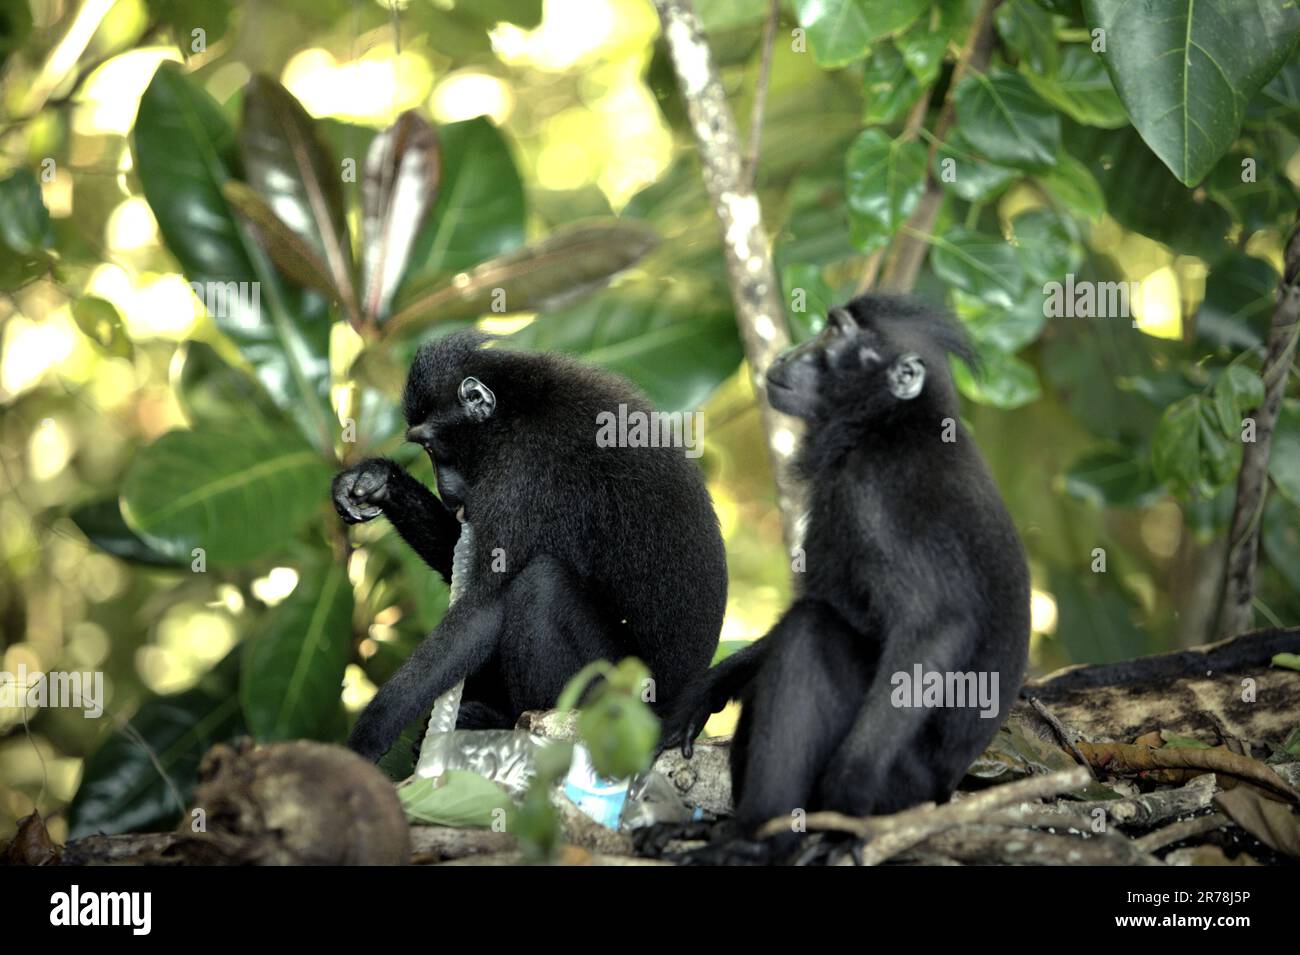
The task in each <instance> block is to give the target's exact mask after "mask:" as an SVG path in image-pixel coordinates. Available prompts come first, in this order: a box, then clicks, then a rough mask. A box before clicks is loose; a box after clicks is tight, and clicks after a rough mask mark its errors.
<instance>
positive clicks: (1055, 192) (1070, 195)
mask: <svg viewBox="0 0 1300 955" xmlns="http://www.w3.org/2000/svg"><path fill="white" fill-rule="evenodd" d="M1037 178H1038V181H1039V182H1041V183H1042V184H1043V188H1045V189H1046V190H1047V191H1048V193H1049V194H1050V195H1051V196H1052V198H1053V199H1056V200H1057V201H1058V202H1060V203H1061V204H1062V205H1064V206H1065V208H1066V209H1068V210H1069V211H1070V212H1072V213H1073V214H1074V215H1076V216H1078V217H1079V218H1081V219H1089V220H1091V221H1093V222H1097V221H1099V220H1100V219H1101V217H1102V215H1103V214H1104V213H1105V212H1106V197H1105V195H1103V194H1102V191H1101V186H1100V185H1098V184H1097V180H1096V179H1094V178H1093V176H1092V173H1091V172H1089V171H1088V167H1087V166H1085V165H1084V164H1083V163H1081V162H1079V160H1077V159H1075V158H1074V157H1073V156H1071V155H1069V154H1068V153H1061V155H1060V157H1059V158H1058V159H1057V162H1056V165H1055V166H1053V167H1052V168H1051V169H1048V170H1047V171H1045V172H1042V173H1040V174H1039V175H1038V177H1037Z"/></svg>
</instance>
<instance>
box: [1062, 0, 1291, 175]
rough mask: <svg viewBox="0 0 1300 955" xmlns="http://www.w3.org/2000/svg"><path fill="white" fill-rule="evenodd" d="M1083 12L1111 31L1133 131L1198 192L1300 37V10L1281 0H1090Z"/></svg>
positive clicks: (1110, 55) (1113, 64)
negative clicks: (1198, 185) (1252, 102)
mask: <svg viewBox="0 0 1300 955" xmlns="http://www.w3.org/2000/svg"><path fill="white" fill-rule="evenodd" d="M1084 12H1085V15H1086V16H1087V19H1088V25H1089V26H1090V27H1092V28H1093V29H1101V30H1104V31H1105V36H1106V54H1105V64H1106V69H1107V70H1108V71H1109V72H1110V75H1111V79H1112V80H1113V81H1114V83H1115V89H1116V90H1117V91H1118V92H1119V96H1120V99H1122V100H1123V101H1124V105H1125V106H1126V107H1127V108H1128V112H1129V115H1130V116H1131V117H1132V119H1133V125H1134V126H1136V127H1137V130H1138V132H1140V133H1141V134H1142V138H1143V139H1144V140H1146V142H1147V144H1148V145H1149V146H1150V147H1151V149H1152V151H1153V152H1154V153H1155V154H1156V155H1157V156H1159V157H1160V159H1161V160H1162V161H1163V162H1164V163H1165V165H1167V166H1168V167H1169V168H1170V170H1172V171H1173V173H1174V175H1175V176H1177V177H1178V178H1179V179H1180V180H1181V181H1182V182H1183V183H1185V184H1186V185H1189V186H1191V185H1195V184H1196V183H1198V182H1200V181H1201V179H1202V178H1204V176H1205V174H1206V173H1207V172H1209V171H1210V169H1211V167H1213V166H1214V163H1215V162H1216V161H1217V160H1218V158H1219V157H1220V156H1221V155H1223V153H1224V151H1226V150H1227V148H1228V147H1229V146H1231V145H1232V142H1233V140H1234V139H1236V138H1237V133H1238V131H1240V129H1241V124H1242V122H1243V120H1244V119H1245V116H1246V104H1247V103H1248V102H1249V100H1250V99H1251V97H1253V96H1254V95H1255V94H1256V93H1257V92H1259V90H1260V88H1261V87H1262V86H1263V85H1264V84H1265V83H1267V82H1268V81H1269V80H1270V79H1271V78H1272V77H1273V74H1274V73H1276V72H1277V71H1278V69H1279V68H1280V67H1281V66H1282V64H1283V63H1284V62H1285V61H1286V59H1287V57H1288V56H1289V55H1290V54H1291V51H1292V50H1293V49H1294V48H1295V42H1296V37H1297V36H1300V8H1298V7H1297V6H1296V4H1294V3H1281V2H1275V0H1264V2H1242V0H1085V2H1084Z"/></svg>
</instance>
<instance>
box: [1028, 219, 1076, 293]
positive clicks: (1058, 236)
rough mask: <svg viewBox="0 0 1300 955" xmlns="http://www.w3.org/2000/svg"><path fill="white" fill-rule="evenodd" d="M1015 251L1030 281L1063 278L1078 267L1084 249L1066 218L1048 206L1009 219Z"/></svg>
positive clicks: (1056, 280)
mask: <svg viewBox="0 0 1300 955" xmlns="http://www.w3.org/2000/svg"><path fill="white" fill-rule="evenodd" d="M1011 232H1012V235H1013V236H1014V238H1015V243H1016V253H1017V254H1018V256H1019V257H1020V264H1021V265H1022V266H1023V267H1024V270H1025V274H1026V275H1027V276H1028V278H1029V281H1030V282H1031V283H1034V284H1038V285H1042V284H1044V283H1047V282H1063V281H1065V276H1066V275H1067V274H1069V273H1072V272H1074V271H1075V269H1077V268H1078V267H1079V264H1080V262H1082V260H1083V252H1082V250H1081V249H1080V248H1079V246H1078V244H1077V243H1076V242H1075V241H1074V238H1073V236H1071V235H1070V230H1069V228H1067V226H1066V222H1065V220H1063V219H1062V218H1061V217H1060V216H1058V215H1057V214H1056V213H1055V212H1053V211H1052V210H1051V209H1030V210H1028V211H1027V212H1022V213H1020V215H1018V216H1016V217H1015V218H1014V219H1012V220H1011Z"/></svg>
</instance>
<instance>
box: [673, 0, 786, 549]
mask: <svg viewBox="0 0 1300 955" xmlns="http://www.w3.org/2000/svg"><path fill="white" fill-rule="evenodd" d="M654 4H655V9H656V10H657V11H658V13H659V21H660V24H661V25H662V28H663V33H664V38H665V39H666V40H667V43H668V51H669V54H670V55H671V58H672V62H673V68H674V70H675V71H676V74H677V83H678V85H679V86H680V87H681V90H682V96H683V98H684V99H685V101H686V112H687V115H688V116H689V118H690V122H691V131H692V132H693V133H694V135H695V146H696V149H697V150H698V152H699V155H700V163H701V165H702V166H703V169H704V185H705V188H706V189H707V190H708V193H709V199H710V200H711V202H712V203H713V211H714V214H715V215H716V216H717V219H718V225H719V227H720V229H721V232H722V251H723V255H724V257H725V259H726V266H727V278H728V280H729V282H730V285H731V297H732V301H733V303H734V304H735V308H736V324H737V326H738V327H739V329H740V336H741V339H742V340H743V342H744V345H745V356H746V358H747V359H748V361H749V367H750V372H751V374H752V375H753V376H754V378H753V380H754V390H755V391H756V392H757V393H758V403H759V410H760V412H761V414H762V420H763V431H764V434H765V437H766V439H767V447H768V454H769V457H770V459H771V462H772V470H773V473H774V476H775V478H776V490H777V502H778V504H779V505H780V508H781V525H782V529H783V531H784V535H785V542H786V545H787V547H794V546H796V545H797V543H798V539H799V535H798V528H797V522H798V518H799V516H800V512H801V508H802V505H801V499H802V495H801V494H800V493H799V487H798V482H797V481H796V480H795V478H794V475H793V471H792V468H791V456H792V454H793V453H794V449H795V447H796V446H797V444H798V435H799V430H800V429H799V425H798V422H796V421H794V420H793V419H791V418H787V417H786V416H784V415H781V414H779V413H777V412H776V411H774V410H773V409H772V407H771V406H770V405H769V404H768V403H767V400H766V388H767V381H766V377H765V376H766V373H767V368H768V365H770V364H771V363H772V359H774V358H775V357H776V356H777V354H779V353H780V352H781V350H782V349H784V348H785V347H786V346H787V345H789V344H790V330H789V323H788V321H787V319H786V314H785V305H784V302H783V301H782V299H781V292H780V287H779V286H778V284H777V280H776V270H775V268H774V267H773V265H772V251H771V243H770V242H769V240H768V236H767V232H766V231H765V230H764V229H763V218H762V211H761V209H760V208H759V204H758V196H757V195H755V194H754V188H753V184H752V182H750V181H748V180H747V179H746V177H745V168H744V166H745V164H744V161H743V159H742V156H741V150H740V136H739V134H738V133H737V131H736V121H735V119H734V118H733V116H732V115H731V110H730V108H729V107H728V106H727V98H726V93H725V91H724V90H723V87H722V80H721V78H720V77H719V75H718V70H717V67H716V65H715V64H714V62H713V56H712V54H711V53H710V51H709V46H708V43H707V41H706V40H705V36H704V30H703V28H702V27H701V26H700V21H699V19H698V18H697V17H696V15H695V11H694V9H693V8H692V6H691V3H690V0H654Z"/></svg>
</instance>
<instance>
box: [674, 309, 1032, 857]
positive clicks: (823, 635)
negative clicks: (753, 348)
mask: <svg viewBox="0 0 1300 955" xmlns="http://www.w3.org/2000/svg"><path fill="white" fill-rule="evenodd" d="M950 352H951V353H956V354H959V355H962V356H964V357H965V358H967V359H968V360H970V359H971V355H970V352H969V347H968V346H967V344H966V342H965V338H964V336H963V335H962V333H961V331H960V329H959V327H958V326H956V324H955V323H953V322H952V321H951V320H949V319H948V318H947V317H946V316H943V315H940V314H938V313H936V312H934V311H932V310H931V309H929V308H927V307H925V306H923V305H920V304H918V303H916V302H913V301H909V300H907V299H902V298H894V297H888V296H883V295H869V296H862V297H860V298H856V299H854V300H853V301H851V302H849V303H848V305H847V306H845V307H843V308H837V309H832V310H831V313H830V316H829V320H828V322H827V325H826V328H825V330H824V331H823V332H822V333H821V334H820V335H818V336H817V337H816V338H815V339H814V340H811V341H809V342H807V343H805V344H803V345H801V346H799V347H797V348H795V349H793V350H792V351H790V352H788V353H786V354H785V355H783V356H782V357H781V358H780V359H779V360H778V361H777V362H775V363H774V364H773V365H772V367H771V368H770V370H769V371H768V373H767V394H768V400H769V401H770V402H771V404H772V407H774V408H776V409H777V410H779V411H782V412H785V413H786V414H790V415H794V416H797V417H799V418H801V419H803V420H804V421H805V422H806V423H807V435H806V439H805V443H804V445H803V448H802V450H801V452H800V458H799V466H800V470H801V472H802V475H803V477H804V479H805V480H806V481H807V482H808V490H809V495H810V510H809V515H808V525H807V536H806V539H805V541H804V543H803V552H804V560H805V561H806V571H805V572H804V573H801V574H800V573H796V575H795V576H796V587H797V589H798V594H799V595H798V599H796V600H795V602H794V605H793V606H791V607H790V609H789V610H788V611H786V613H785V615H784V616H783V617H782V618H781V620H780V621H778V622H777V624H776V625H775V626H774V627H773V628H772V630H771V632H769V633H768V634H767V635H766V636H765V637H763V638H762V639H761V640H758V641H756V642H755V643H754V644H752V645H751V646H749V647H747V648H745V649H744V650H743V651H741V652H740V653H737V654H735V655H733V656H731V657H729V658H728V659H726V660H724V661H722V662H721V663H720V664H719V665H717V666H716V667H714V668H712V669H711V670H710V671H709V672H708V674H707V675H706V677H705V679H704V681H703V683H702V687H701V689H700V690H698V691H697V692H696V693H695V694H693V695H692V697H691V698H688V699H687V700H686V701H684V710H682V711H679V712H677V713H675V714H673V715H672V716H670V718H669V720H668V732H667V735H666V737H665V738H666V740H668V741H671V740H672V739H674V738H679V739H681V740H682V741H683V746H684V747H685V748H686V749H687V752H688V755H689V747H690V741H691V740H692V739H693V738H694V736H695V734H696V733H697V732H698V731H699V729H700V728H701V726H702V725H703V722H704V721H705V720H706V719H707V718H708V716H709V714H711V713H714V712H717V711H718V710H720V709H721V708H722V707H723V706H724V705H725V704H726V703H727V702H728V701H729V700H731V699H739V700H740V702H741V706H742V709H741V716H740V722H739V724H738V726H737V728H736V733H735V737H734V739H733V741H732V747H731V777H732V789H733V795H734V798H735V803H736V820H735V825H734V826H733V827H732V829H731V831H732V832H734V831H735V829H737V828H738V829H739V830H740V833H739V835H740V838H732V839H729V840H719V841H715V843H714V844H713V845H711V846H706V847H705V848H704V849H703V850H699V851H698V852H697V853H696V854H695V856H694V857H693V858H692V859H691V860H690V861H696V862H735V861H750V862H752V861H780V860H785V859H789V858H792V857H794V856H795V854H796V850H801V851H800V854H801V855H811V854H812V853H813V852H814V851H815V850H814V847H812V846H806V847H803V846H799V844H798V843H799V842H800V837H799V836H798V835H797V834H794V833H793V832H790V831H787V832H785V833H783V834H782V835H780V836H778V837H775V838H773V839H771V840H768V841H766V842H762V843H759V842H756V841H755V840H754V838H753V837H754V835H755V832H756V830H757V829H758V828H759V827H760V826H761V825H762V824H763V823H765V822H767V821H768V820H770V819H774V818H778V817H779V818H789V817H790V814H791V813H792V812H794V811H795V810H799V809H802V810H806V811H809V812H811V811H814V810H835V811H838V812H843V813H847V814H850V815H854V816H863V815H871V814H879V813H889V812H894V811H897V810H900V809H904V808H906V807H908V806H912V805H915V804H916V803H919V802H923V801H927V800H934V801H937V802H942V801H944V800H947V799H948V797H949V796H950V795H951V794H952V792H953V790H954V789H955V788H956V786H957V784H958V783H959V782H960V780H961V778H962V776H963V775H964V774H965V772H966V770H967V768H968V767H969V766H970V764H971V763H972V762H973V761H974V759H975V758H976V757H977V756H978V755H979V754H980V752H981V751H982V750H983V749H984V747H985V746H986V745H987V744H988V743H989V742H990V741H991V740H992V738H993V736H994V734H995V733H996V732H997V729H998V727H999V726H1000V725H1001V722H1002V719H1003V717H1004V716H1005V715H1006V712H1007V709H1008V707H1009V706H1010V704H1011V702H1012V701H1013V700H1014V699H1015V698H1016V695H1017V693H1018V692H1019V690H1020V684H1021V679H1022V677H1023V675H1024V670H1025V664H1026V657H1027V653H1028V639H1029V573H1028V570H1027V569H1026V566H1025V557H1024V552H1023V550H1022V548H1021V544H1020V540H1019V538H1018V537H1017V535H1016V529H1015V526H1014V525H1013V524H1012V521H1011V517H1010V516H1009V515H1008V514H1007V510H1006V507H1005V506H1004V505H1003V503H1002V499H1001V497H1000V495H999V493H998V489H997V487H996V485H995V484H994V482H993V479H992V477H991V476H990V474H989V472H988V469H987V467H986V466H985V464H984V461H983V459H982V458H981V456H980V453H979V450H978V449H977V448H976V447H975V443H974V442H973V441H972V440H971V437H970V435H969V434H968V433H967V432H966V431H965V429H963V428H962V426H961V423H960V421H959V419H958V402H957V395H956V392H955V389H954V386H953V382H952V378H951V376H950V374H949V371H948V353H950ZM918 676H919V677H920V680H919V681H918V680H917V677H918ZM792 828H793V827H792ZM715 838H716V836H715Z"/></svg>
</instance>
